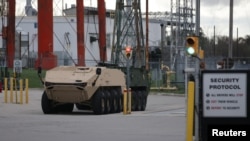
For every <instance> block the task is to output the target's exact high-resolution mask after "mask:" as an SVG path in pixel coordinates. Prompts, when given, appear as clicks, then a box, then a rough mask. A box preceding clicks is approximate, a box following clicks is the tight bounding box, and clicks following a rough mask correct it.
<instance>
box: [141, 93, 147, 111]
mask: <svg viewBox="0 0 250 141" xmlns="http://www.w3.org/2000/svg"><path fill="white" fill-rule="evenodd" d="M141 94H142V97H141V104H142V105H141V111H145V110H146V106H147V93H146V91H141Z"/></svg>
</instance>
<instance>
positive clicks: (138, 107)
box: [135, 91, 142, 111]
mask: <svg viewBox="0 0 250 141" xmlns="http://www.w3.org/2000/svg"><path fill="white" fill-rule="evenodd" d="M141 100H142V93H141V91H136V107H135V111H141V106H142V102H141Z"/></svg>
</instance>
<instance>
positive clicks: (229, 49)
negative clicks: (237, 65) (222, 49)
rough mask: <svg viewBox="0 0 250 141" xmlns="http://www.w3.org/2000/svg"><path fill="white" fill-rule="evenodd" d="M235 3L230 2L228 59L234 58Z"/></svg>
mask: <svg viewBox="0 0 250 141" xmlns="http://www.w3.org/2000/svg"><path fill="white" fill-rule="evenodd" d="M233 1H234V0H230V11H229V13H230V19H229V47H228V58H232V57H233V53H232V49H233V5H234V4H233Z"/></svg>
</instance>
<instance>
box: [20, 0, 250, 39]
mask: <svg viewBox="0 0 250 141" xmlns="http://www.w3.org/2000/svg"><path fill="white" fill-rule="evenodd" d="M25 1H26V0H16V5H17V12H18V13H19V15H24V6H25V4H26V2H25ZM62 1H63V2H64V3H65V4H66V3H67V5H68V7H70V5H71V4H74V3H75V1H76V0H54V8H55V10H57V11H60V10H61V9H62V7H63V6H65V4H64V5H62V3H61V2H62ZM96 1H97V0H84V4H85V5H86V6H95V7H96V5H97V4H96ZM105 1H106V8H107V9H115V2H116V0H105ZM145 1H146V0H141V3H142V5H141V9H142V11H145ZM181 1H182V0H181ZM193 1H195V0H193ZM229 2H230V0H201V8H200V9H201V13H200V15H201V17H200V18H201V19H200V20H201V21H200V25H201V27H202V29H203V31H204V33H205V34H206V35H207V36H213V34H214V26H215V30H216V35H225V36H228V35H229ZM32 5H33V6H34V7H37V3H36V0H32ZM194 8H195V4H194ZM149 11H161V12H163V11H170V0H149ZM20 13H21V14H20ZM233 16H234V27H233V30H234V31H233V36H234V38H236V35H237V34H236V33H237V32H236V31H237V28H238V34H239V36H241V37H244V36H245V35H250V1H249V0H234V15H233Z"/></svg>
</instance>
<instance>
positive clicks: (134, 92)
mask: <svg viewBox="0 0 250 141" xmlns="http://www.w3.org/2000/svg"><path fill="white" fill-rule="evenodd" d="M131 102H132V103H131V110H132V111H135V110H136V107H137V93H136V91H133V90H132V99H131Z"/></svg>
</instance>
